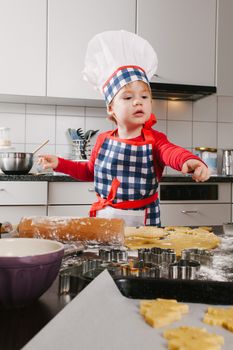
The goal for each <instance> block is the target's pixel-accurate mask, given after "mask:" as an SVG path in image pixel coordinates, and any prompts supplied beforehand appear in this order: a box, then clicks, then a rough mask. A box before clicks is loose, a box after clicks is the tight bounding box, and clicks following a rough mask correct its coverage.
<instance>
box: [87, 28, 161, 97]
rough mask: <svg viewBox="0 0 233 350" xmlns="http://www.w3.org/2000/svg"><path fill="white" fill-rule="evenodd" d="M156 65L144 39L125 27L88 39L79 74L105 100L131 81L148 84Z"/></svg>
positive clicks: (152, 50) (154, 54) (154, 58)
mask: <svg viewBox="0 0 233 350" xmlns="http://www.w3.org/2000/svg"><path fill="white" fill-rule="evenodd" d="M157 66H158V59H157V55H156V53H155V51H154V49H153V48H152V46H151V45H150V44H149V43H148V41H146V40H145V39H143V38H141V37H140V36H138V35H136V34H134V33H130V32H127V31H125V30H119V31H107V32H103V33H100V34H97V35H95V36H94V37H93V38H92V39H91V40H90V41H89V43H88V46H87V52H86V57H85V67H84V70H83V77H84V79H85V80H86V81H88V82H89V83H90V84H91V85H93V86H94V88H95V89H97V90H100V92H101V93H102V94H103V95H104V97H105V101H106V103H107V104H109V103H110V102H111V101H112V99H113V97H114V96H115V95H116V94H117V92H118V91H119V90H120V89H121V88H122V87H123V86H124V85H126V84H128V83H130V82H132V81H136V80H141V81H144V82H145V83H146V84H148V85H149V80H150V79H151V78H152V76H153V75H154V73H155V72H156V70H157Z"/></svg>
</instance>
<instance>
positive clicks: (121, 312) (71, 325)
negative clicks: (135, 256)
mask: <svg viewBox="0 0 233 350" xmlns="http://www.w3.org/2000/svg"><path fill="white" fill-rule="evenodd" d="M138 305H139V301H138V300H132V299H128V298H125V297H123V296H122V294H121V293H120V291H119V290H118V288H117V286H116V285H115V283H114V281H113V280H112V278H111V276H110V275H109V273H108V272H107V270H105V271H104V272H102V273H101V274H100V275H99V276H98V277H97V278H95V280H94V281H93V282H91V283H90V284H89V285H88V286H87V287H86V288H85V289H84V290H83V291H82V292H81V293H80V294H78V295H77V296H76V297H75V298H74V299H73V300H72V301H71V302H70V303H69V304H68V305H67V306H66V307H65V308H64V309H63V310H62V311H61V312H60V313H59V314H58V315H57V316H56V317H55V318H54V319H52V321H51V322H50V323H48V325H46V326H45V327H44V328H43V329H42V330H41V331H40V332H39V333H38V334H37V335H36V336H35V337H34V338H33V339H32V340H31V341H30V342H29V343H28V344H27V345H26V346H25V347H24V348H23V350H44V349H54V350H55V349H56V350H66V349H69V350H73V349H74V350H79V349H80V350H126V349H127V350H128V349H134V350H143V349H156V350H162V349H163V350H164V349H167V341H166V340H165V339H164V338H163V337H162V333H163V331H164V330H165V329H168V328H174V327H178V326H181V325H188V326H198V327H202V328H203V327H204V328H206V329H207V330H208V331H209V332H210V333H216V334H220V335H223V336H224V339H225V345H224V346H223V347H222V349H223V350H231V349H232V343H233V333H231V332H229V331H227V330H224V329H223V328H221V327H217V326H216V327H213V326H208V325H207V324H204V323H203V322H201V320H202V318H203V315H204V311H205V310H206V308H207V305H204V304H191V303H190V304H189V307H190V311H189V314H188V315H185V316H184V317H183V318H182V320H180V321H178V322H175V323H173V324H172V325H170V326H167V327H163V328H161V329H154V328H152V327H150V326H149V325H148V324H146V323H145V322H144V320H143V318H142V317H141V316H140V314H139V307H138ZM35 317H36V315H35Z"/></svg>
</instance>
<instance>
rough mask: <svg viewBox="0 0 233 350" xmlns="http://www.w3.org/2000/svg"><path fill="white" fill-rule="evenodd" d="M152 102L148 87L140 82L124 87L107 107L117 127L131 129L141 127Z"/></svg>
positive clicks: (148, 115) (147, 116)
mask: <svg viewBox="0 0 233 350" xmlns="http://www.w3.org/2000/svg"><path fill="white" fill-rule="evenodd" d="M151 110H152V100H151V93H150V90H149V87H148V85H147V84H146V83H144V82H142V81H134V82H131V83H129V84H127V85H125V86H124V87H123V88H122V89H120V91H119V92H118V93H117V95H116V96H115V97H114V99H113V101H112V102H111V103H110V105H109V106H108V114H109V115H111V116H113V117H114V119H115V121H116V123H117V125H118V126H123V127H126V128H131V129H133V128H134V127H138V126H139V125H143V124H144V123H145V122H146V121H147V120H148V119H149V117H150V115H151Z"/></svg>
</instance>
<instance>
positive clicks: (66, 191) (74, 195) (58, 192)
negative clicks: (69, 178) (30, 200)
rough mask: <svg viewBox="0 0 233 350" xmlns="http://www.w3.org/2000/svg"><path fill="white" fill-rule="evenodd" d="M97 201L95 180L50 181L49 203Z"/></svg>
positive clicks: (90, 202) (87, 202)
mask: <svg viewBox="0 0 233 350" xmlns="http://www.w3.org/2000/svg"><path fill="white" fill-rule="evenodd" d="M95 201H96V194H95V191H94V184H93V182H65V183H64V182H63V183H61V182H50V183H49V202H48V203H49V204H74V205H77V204H92V203H93V202H95Z"/></svg>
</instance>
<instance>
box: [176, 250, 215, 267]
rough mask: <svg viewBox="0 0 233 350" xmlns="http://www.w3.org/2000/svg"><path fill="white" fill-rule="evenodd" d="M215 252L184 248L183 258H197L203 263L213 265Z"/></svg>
mask: <svg viewBox="0 0 233 350" xmlns="http://www.w3.org/2000/svg"><path fill="white" fill-rule="evenodd" d="M213 255H214V254H213V252H211V251H210V250H207V249H199V248H192V249H184V250H182V252H181V259H186V260H196V261H198V262H199V263H200V264H201V265H205V266H211V264H212V262H213Z"/></svg>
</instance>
